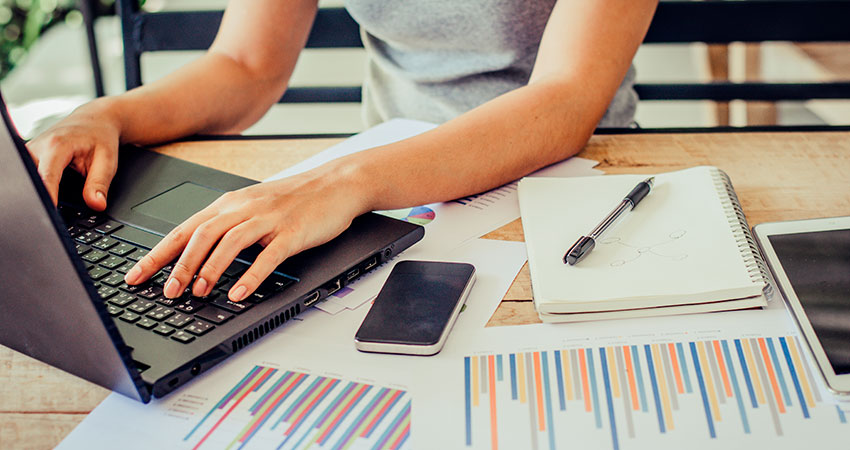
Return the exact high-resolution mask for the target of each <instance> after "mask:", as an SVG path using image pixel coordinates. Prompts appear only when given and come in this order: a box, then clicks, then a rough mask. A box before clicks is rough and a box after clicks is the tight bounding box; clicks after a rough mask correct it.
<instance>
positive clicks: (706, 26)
mask: <svg viewBox="0 0 850 450" xmlns="http://www.w3.org/2000/svg"><path fill="white" fill-rule="evenodd" d="M117 6H118V12H119V14H120V16H121V21H122V30H123V38H124V67H125V73H126V81H127V89H132V88H134V87H137V86H140V85H141V84H142V78H141V61H140V57H141V54H142V53H144V52H155V51H165V50H169V51H174V50H203V49H206V48H208V47H209V46H210V44H211V43H212V41H213V38H214V37H215V34H216V32H217V30H218V26H219V23H220V22H221V16H222V12H221V11H192V12H159V13H151V12H144V11H141V10H140V9H139V3H138V0H118V3H117ZM848 17H850V1H845V0H749V1H704V2H695V1H662V2H661V3H660V4H659V6H658V10H657V11H656V14H655V17H654V18H653V21H652V24H651V26H650V29H649V32H648V33H647V35H646V38H645V39H644V43H647V44H659V43H690V42H704V43H709V44H711V43H731V42H736V41H740V42H765V41H793V42H820V41H826V42H836V41H838V42H844V41H846V42H850V26H847V18H848ZM359 31H360V29H359V26H358V25H357V23H356V22H355V21H354V20H353V19H352V18H351V16H349V15H348V13H347V12H346V11H345V9H343V8H329V9H320V10H319V12H318V15H317V17H316V20H315V23H314V26H313V29H312V31H311V33H310V37H309V39H308V41H307V47H308V48H329V47H334V48H357V47H362V45H363V44H362V42H361V40H360V33H359ZM635 89H636V90H637V92H638V95H639V97H640V99H641V100H713V101H720V102H722V101H730V100H756V101H778V100H808V99H847V98H850V81H840V82H826V83H761V82H746V83H732V82H725V81H717V82H710V83H673V84H671V83H664V84H660V83H658V84H656V83H652V84H638V85H636V86H635ZM359 101H360V87H359V86H345V87H293V88H290V89H289V90H287V92H286V93H285V94H284V95H283V97H282V98H281V102H289V103H314V102H317V103H324V102H359Z"/></svg>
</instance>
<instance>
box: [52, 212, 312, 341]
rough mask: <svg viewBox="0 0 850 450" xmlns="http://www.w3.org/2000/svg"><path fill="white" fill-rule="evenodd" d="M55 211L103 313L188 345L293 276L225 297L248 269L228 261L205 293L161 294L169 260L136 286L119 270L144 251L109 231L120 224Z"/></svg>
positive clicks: (126, 268) (281, 276) (275, 278)
mask: <svg viewBox="0 0 850 450" xmlns="http://www.w3.org/2000/svg"><path fill="white" fill-rule="evenodd" d="M59 213H60V214H61V216H62V219H63V220H64V221H65V225H66V226H67V228H68V232H69V233H70V235H71V238H72V239H73V240H74V243H75V245H76V249H77V254H78V255H80V257H81V258H82V260H83V264H85V267H86V270H87V271H88V275H89V277H90V278H91V279H92V281H93V282H94V286H95V288H96V289H97V293H98V295H100V298H101V299H102V300H103V301H104V302H105V304H106V309H107V311H108V312H109V315H110V316H112V317H113V318H114V319H115V320H121V321H123V322H126V323H128V324H135V325H136V326H137V327H139V328H142V329H145V330H149V331H150V332H151V333H155V334H157V335H159V336H162V337H163V338H164V339H170V340H172V341H176V342H180V343H183V344H188V343H189V342H192V341H194V340H195V338H197V337H200V336H203V335H205V334H206V333H208V332H209V331H211V330H213V329H214V328H215V327H216V326H220V325H222V324H224V323H225V322H227V321H228V320H230V319H232V318H233V317H235V316H237V315H239V314H241V313H243V312H245V311H247V310H248V309H250V308H251V307H253V306H254V305H256V304H258V303H262V302H263V301H265V300H267V299H268V298H270V297H271V296H272V295H274V294H276V293H277V292H280V291H281V290H283V289H286V288H287V287H289V286H291V285H292V284H294V283H295V282H296V281H297V280H296V279H295V278H293V277H290V276H288V275H285V274H281V273H278V272H274V273H272V275H270V276H269V277H268V278H267V279H266V280H265V281H264V282H263V283H262V284H261V285H260V287H258V288H257V290H256V291H255V292H254V293H253V294H252V295H251V296H249V297H248V298H247V299H245V300H243V301H241V302H239V303H235V302H231V301H230V300H228V298H227V292H228V291H229V290H230V288H231V287H233V284H234V283H235V282H236V281H237V280H238V279H239V276H240V275H242V273H243V272H244V271H245V270H246V269H247V268H248V264H247V263H243V262H240V261H234V262H233V263H232V264H231V265H230V267H228V268H227V270H225V272H224V274H223V275H222V276H221V279H219V280H218V282H217V283H216V285H215V287H214V288H213V290H212V292H211V293H210V294H209V295H208V296H206V297H195V296H193V295H191V293H190V290H189V289H188V288H187V289H186V291H185V292H184V294H183V295H182V296H180V297H178V298H165V296H164V295H163V294H162V289H163V285H164V284H165V281H166V280H167V279H168V275H169V273H170V272H171V266H170V265H169V266H166V267H164V268H162V269H161V270H160V271H159V272H157V273H156V274H155V275H154V276H152V277H151V278H150V279H149V280H148V281H147V282H145V283H142V284H140V285H135V286H130V285H127V284H126V283H124V274H126V273H127V271H129V270H130V268H132V267H133V265H134V264H135V263H136V261H138V260H139V259H141V258H142V257H144V256H145V255H146V254H147V253H148V251H149V249H148V248H147V247H145V246H142V245H138V244H137V243H133V242H128V241H125V240H122V239H120V238H117V237H115V236H113V233H114V232H116V231H118V230H120V229H122V228H124V227H127V226H126V225H124V224H121V223H119V222H117V221H115V220H111V219H110V218H109V217H107V216H105V215H103V214H99V213H95V212H92V211H80V210H77V209H75V208H73V207H71V206H68V205H60V206H59ZM139 231H140V232H141V233H146V232H144V231H141V230H139Z"/></svg>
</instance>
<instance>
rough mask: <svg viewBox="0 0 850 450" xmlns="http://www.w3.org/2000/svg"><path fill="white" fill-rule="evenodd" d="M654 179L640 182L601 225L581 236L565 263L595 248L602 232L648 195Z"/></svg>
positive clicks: (574, 261) (582, 256) (569, 251)
mask: <svg viewBox="0 0 850 450" xmlns="http://www.w3.org/2000/svg"><path fill="white" fill-rule="evenodd" d="M654 180H655V177H649V178H647V179H645V180H643V181H641V182H640V183H638V184H637V186H635V187H634V189H632V191H631V192H629V195H627V196H626V197H625V198H624V199H623V201H621V202H620V204H619V205H617V207H616V208H614V210H613V211H611V212H610V213H608V215H607V216H605V218H604V219H602V222H599V225H597V226H596V228H594V229H593V231H591V232H590V234H588V235H587V236H582V237H580V238H579V240H577V241H576V243H575V244H573V246H572V247H570V249H569V250H567V254H565V255H564V264H569V265H571V266H572V265H574V264H576V263H577V262H579V261H581V260H582V259H584V257H585V256H587V254H588V253H590V251H591V250H593V247H595V246H596V240H597V239H599V237H600V236H602V233H604V232H605V230H607V229H609V228H611V226H612V225H613V224H614V222H616V221H617V219H619V218H620V217H622V216H623V214H625V213H627V212H629V211H631V210H633V209H635V207H636V206H637V204H638V203H640V201H641V200H643V198H644V197H646V194H649V191H650V190H652V182H653V181H654Z"/></svg>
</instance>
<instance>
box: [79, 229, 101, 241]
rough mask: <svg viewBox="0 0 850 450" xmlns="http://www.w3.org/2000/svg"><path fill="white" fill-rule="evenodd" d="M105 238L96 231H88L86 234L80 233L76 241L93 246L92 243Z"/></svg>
mask: <svg viewBox="0 0 850 450" xmlns="http://www.w3.org/2000/svg"><path fill="white" fill-rule="evenodd" d="M101 238H103V235H102V234H100V233H98V232H96V231H86V232H85V233H80V234H78V235H77V237H75V238H74V239H76V240H77V242H79V243H81V244H91V243H92V242H95V241H99V240H100V239H101Z"/></svg>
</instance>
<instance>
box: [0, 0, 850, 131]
mask: <svg viewBox="0 0 850 450" xmlns="http://www.w3.org/2000/svg"><path fill="white" fill-rule="evenodd" d="M88 4H89V5H90V7H91V8H92V9H93V13H94V16H95V17H96V19H95V20H94V35H95V39H96V42H97V46H98V55H99V59H100V66H101V70H102V73H103V86H104V89H105V92H106V94H117V93H120V92H122V91H123V90H124V86H125V79H124V69H123V59H122V58H123V48H122V47H123V46H122V39H121V24H120V19H119V18H118V17H116V15H115V5H114V0H94V1H89V2H88ZM225 4H226V0H146V1H144V2H143V5H142V8H143V9H144V10H145V11H151V12H157V11H185V10H215V9H222V8H223V7H224V5H225ZM80 5H81V4H80V3H79V2H78V0H0V89H2V92H3V95H4V97H5V99H6V101H7V103H8V104H9V107H10V111H11V113H12V117H13V119H14V120H15V122H16V124H17V126H18V128H19V130H20V132H21V133H22V134H23V135H24V136H25V137H27V138H30V137H32V136H34V135H35V134H37V133H38V132H39V131H40V130H44V129H45V128H46V127H47V126H49V125H50V124H52V123H54V122H55V121H56V120H58V119H60V118H61V117H64V116H65V115H66V114H68V113H69V112H70V111H72V110H73V109H74V108H75V107H77V106H79V105H80V104H82V103H84V102H86V101H88V100H90V99H92V98H94V96H95V88H94V84H93V72H92V64H91V59H90V58H89V53H88V41H87V38H86V31H85V27H84V23H83V14H82V13H81V11H80V9H79V7H80ZM320 5H321V6H322V7H333V6H341V5H342V0H322V1H321V2H320ZM199 55H200V53H199V52H156V53H150V54H144V55H143V56H142V78H143V80H144V81H145V82H150V81H152V80H155V79H157V78H160V77H162V76H164V75H166V74H167V73H169V72H171V71H173V70H174V69H175V68H177V67H179V66H180V65H182V64H185V63H186V62H188V61H190V60H192V59H193V58H197V57H198V56H199ZM364 63H365V55H364V52H363V50H362V49H314V50H306V51H305V52H304V53H303V54H302V56H301V58H300V60H299V63H298V67H297V69H296V72H295V75H294V79H293V83H292V85H293V86H299V85H307V84H310V85H325V86H332V85H357V84H360V83H361V81H362V78H363V71H364ZM635 65H636V67H637V74H638V75H637V76H638V81H639V82H646V83H650V82H653V83H654V82H697V81H701V82H704V81H711V80H730V81H738V82H741V81H753V80H765V81H777V82H827V81H839V80H844V81H846V80H850V45H848V44H847V43H809V44H795V43H790V42H769V43H763V44H743V43H732V44H730V45H711V46H709V45H706V44H702V43H695V44H674V45H670V44H652V45H649V44H645V45H643V46H642V47H641V49H640V50H639V52H638V54H637V57H636V59H635ZM637 121H638V123H639V124H640V125H641V126H642V127H644V128H656V127H711V126H718V125H724V126H725V125H731V126H746V125H848V124H850V100H810V101H796V102H777V103H763V102H748V103H746V102H742V101H732V102H729V103H721V104H717V103H715V102H711V101H675V102H671V101H642V102H641V104H640V105H639V108H638V113H637ZM362 129H363V124H362V122H361V119H360V107H359V104H354V103H342V104H330V105H328V104H278V105H275V106H274V107H273V108H272V110H271V111H270V112H269V113H268V114H267V115H266V116H265V117H264V118H263V119H262V120H261V121H260V122H259V123H257V124H256V125H254V126H253V127H251V128H250V129H249V130H248V131H247V132H246V133H245V134H305V133H350V132H357V131H360V130H362Z"/></svg>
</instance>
